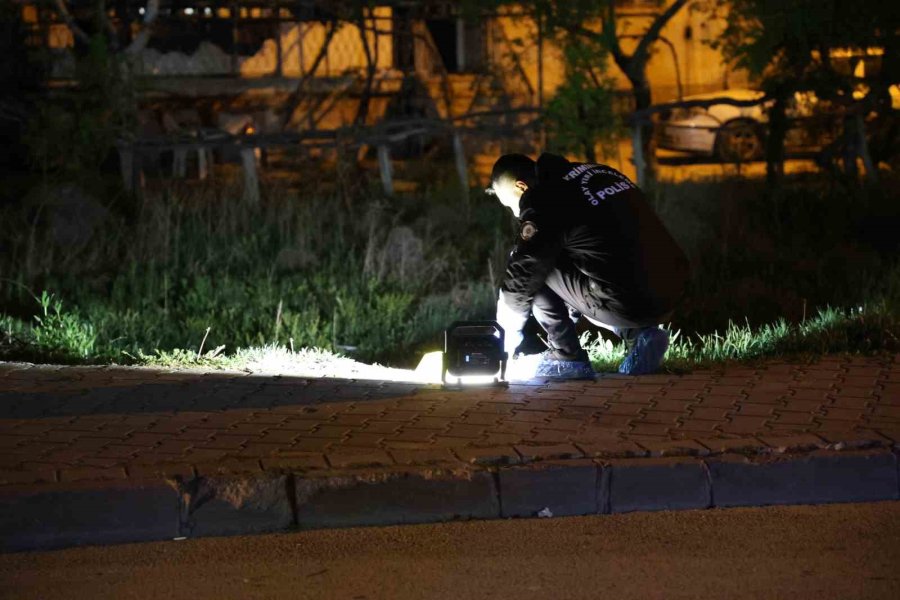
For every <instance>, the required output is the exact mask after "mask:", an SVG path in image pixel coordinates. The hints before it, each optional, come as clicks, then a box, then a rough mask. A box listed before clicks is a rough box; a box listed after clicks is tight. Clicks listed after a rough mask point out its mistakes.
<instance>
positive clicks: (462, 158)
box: [453, 130, 469, 198]
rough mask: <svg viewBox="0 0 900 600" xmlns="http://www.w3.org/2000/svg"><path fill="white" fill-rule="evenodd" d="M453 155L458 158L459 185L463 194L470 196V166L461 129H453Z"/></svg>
mask: <svg viewBox="0 0 900 600" xmlns="http://www.w3.org/2000/svg"><path fill="white" fill-rule="evenodd" d="M453 157H454V159H455V160H456V174H457V175H458V176H459V185H460V187H461V188H462V191H463V196H464V197H466V198H468V197H469V166H468V164H467V163H466V150H465V148H464V147H463V143H462V136H461V135H459V131H456V130H453Z"/></svg>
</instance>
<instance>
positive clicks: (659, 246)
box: [487, 154, 689, 377]
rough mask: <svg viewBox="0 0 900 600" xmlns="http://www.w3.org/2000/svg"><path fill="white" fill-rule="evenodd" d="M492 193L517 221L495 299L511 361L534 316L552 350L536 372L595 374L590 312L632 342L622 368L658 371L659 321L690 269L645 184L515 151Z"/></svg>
mask: <svg viewBox="0 0 900 600" xmlns="http://www.w3.org/2000/svg"><path fill="white" fill-rule="evenodd" d="M487 192H488V193H491V194H493V195H495V196H497V198H498V199H499V200H500V202H501V203H502V204H503V205H504V206H506V207H508V208H509V209H510V210H512V212H513V214H514V215H515V216H516V217H517V218H518V219H519V235H518V239H517V240H516V247H515V249H513V251H512V253H511V254H510V257H509V262H508V264H507V268H506V274H505V276H504V280H503V284H502V286H501V289H500V298H499V302H498V304H497V320H498V321H499V322H500V324H501V325H502V326H503V328H504V329H505V331H506V346H507V348H506V350H507V351H508V352H509V353H510V358H512V357H513V356H514V354H515V353H516V352H517V350H518V348H519V346H520V344H521V342H522V339H523V334H522V329H523V327H524V326H525V322H526V321H527V320H528V317H529V316H530V315H531V314H534V317H535V319H536V320H537V322H538V324H539V325H540V326H541V327H542V328H543V329H544V330H545V331H546V332H547V338H548V342H549V346H550V348H549V349H548V350H547V351H546V352H545V353H544V355H543V356H542V360H541V366H539V368H538V373H537V374H538V375H540V376H559V377H572V376H575V377H578V376H584V375H583V374H584V373H585V367H586V368H587V372H588V373H591V374H593V371H592V370H591V369H590V363H589V361H588V356H587V353H586V352H585V351H584V349H583V348H582V347H581V344H580V342H579V340H578V336H577V335H576V333H575V321H576V320H577V318H578V317H579V315H582V316H584V317H585V318H587V319H588V320H589V321H591V322H592V323H594V324H596V325H598V326H601V327H604V328H606V329H610V330H612V331H613V332H614V333H615V334H616V335H618V336H619V337H621V338H622V339H623V340H624V341H625V344H626V347H627V348H628V354H627V356H626V358H625V360H624V361H623V362H622V364H621V365H620V366H619V372H620V373H623V374H631V375H641V374H646V373H652V372H654V371H656V370H658V369H659V366H660V364H661V363H662V359H663V356H664V355H665V353H666V350H667V349H668V346H669V336H668V332H666V331H665V330H664V329H662V328H660V327H659V324H661V323H664V322H665V321H666V320H668V319H669V317H670V316H671V314H672V311H673V309H674V308H675V305H676V303H677V302H678V301H679V299H680V298H681V297H682V295H683V293H684V289H685V284H686V283H687V280H688V277H689V266H688V261H687V258H686V257H685V255H684V252H682V250H681V248H679V247H678V244H677V243H676V242H675V240H674V239H673V238H672V236H671V235H670V234H669V232H668V231H667V230H666V228H665V226H664V225H663V224H662V222H661V221H660V220H659V218H658V217H657V216H656V214H655V213H654V212H653V210H652V209H651V208H650V206H649V204H648V203H647V201H646V199H645V198H644V195H643V193H642V192H641V191H640V190H639V189H638V188H637V186H635V185H634V184H633V183H632V182H631V181H629V179H628V178H627V177H625V176H624V175H622V174H621V173H619V172H618V171H616V170H615V169H613V168H611V167H608V166H605V165H595V164H579V163H571V162H569V161H568V160H566V159H565V158H563V157H561V156H556V155H552V154H542V155H541V156H540V158H539V159H538V160H537V161H536V162H535V161H534V160H532V159H531V158H529V157H527V156H524V155H522V154H507V155H504V156H501V157H500V158H499V159H498V160H497V162H496V163H495V164H494V168H493V172H492V173H491V186H490V187H489V188H488V189H487ZM573 373H574V374H575V375H573Z"/></svg>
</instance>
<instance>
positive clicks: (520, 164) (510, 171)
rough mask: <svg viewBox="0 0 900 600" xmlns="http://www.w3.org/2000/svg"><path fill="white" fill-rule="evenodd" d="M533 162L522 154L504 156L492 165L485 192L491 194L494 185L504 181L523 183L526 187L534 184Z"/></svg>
mask: <svg viewBox="0 0 900 600" xmlns="http://www.w3.org/2000/svg"><path fill="white" fill-rule="evenodd" d="M534 168H535V162H534V161H533V160H532V159H531V158H529V157H528V156H525V155H524V154H504V155H503V156H501V157H500V158H498V159H497V162H495V163H494V168H493V169H492V170H491V186H490V187H489V188H488V189H486V190H485V191H486V192H488V193H493V191H494V184H496V183H499V182H501V181H503V180H505V179H512V180H513V181H524V182H525V183H526V184H528V187H533V186H534V184H535V183H536V179H537V176H536V174H535V170H534Z"/></svg>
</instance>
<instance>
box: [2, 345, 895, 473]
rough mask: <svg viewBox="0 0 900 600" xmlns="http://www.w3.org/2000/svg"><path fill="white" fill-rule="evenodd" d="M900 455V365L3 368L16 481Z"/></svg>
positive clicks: (8, 468)
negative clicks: (574, 378) (498, 384)
mask: <svg viewBox="0 0 900 600" xmlns="http://www.w3.org/2000/svg"><path fill="white" fill-rule="evenodd" d="M898 444H900V356H884V357H875V358H869V357H849V356H848V357H841V356H838V357H827V358H824V359H822V360H820V361H818V362H816V363H814V364H808V365H806V364H788V363H781V362H774V363H768V364H765V365H762V366H759V367H756V368H743V367H737V368H728V369H724V370H711V371H698V372H695V373H692V374H688V375H680V376H679V375H654V376H643V377H625V376H619V375H604V376H601V377H600V378H599V379H598V380H597V381H596V382H566V383H547V382H546V381H534V382H530V383H529V384H523V385H511V386H510V387H509V388H508V389H502V388H494V389H466V390H463V391H446V390H442V389H440V388H437V387H435V386H423V385H415V384H407V383H389V382H377V381H375V382H373V381H359V380H356V381H354V380H336V379H334V380H333V379H318V380H314V379H298V378H291V377H278V376H258V375H248V374H241V373H232V372H221V371H163V370H151V369H134V368H118V367H108V368H106V367H45V366H33V365H27V364H13V363H0V449H2V454H0V484H2V485H5V486H15V485H22V484H26V485H42V486H47V485H51V484H67V483H69V482H91V481H97V482H101V481H109V480H121V481H128V480H145V479H151V478H154V477H156V478H159V476H160V475H166V476H170V477H171V476H176V475H180V476H181V477H182V478H184V479H190V478H192V477H197V476H200V477H206V476H211V475H215V476H222V475H225V474H234V473H245V474H246V473H257V474H264V473H272V474H281V473H286V472H289V473H294V474H307V475H315V474H317V473H332V472H335V471H347V470H367V469H378V468H380V469H397V468H400V467H407V466H425V465H427V466H431V467H447V468H454V467H460V466H465V465H481V466H489V465H509V464H518V463H530V462H532V461H539V460H554V459H579V458H598V457H599V458H615V457H652V456H691V455H694V456H698V455H699V456H707V455H715V454H719V453H743V454H748V453H766V452H768V453H773V452H774V453H777V452H786V451H787V452H790V451H796V450H812V449H815V448H830V449H838V450H840V449H844V448H861V447H877V446H881V447H891V446H894V445H898Z"/></svg>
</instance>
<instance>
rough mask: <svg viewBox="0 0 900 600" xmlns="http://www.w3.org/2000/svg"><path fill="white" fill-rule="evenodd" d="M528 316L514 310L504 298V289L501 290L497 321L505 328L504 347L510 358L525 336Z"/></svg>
mask: <svg viewBox="0 0 900 600" xmlns="http://www.w3.org/2000/svg"><path fill="white" fill-rule="evenodd" d="M527 320H528V317H527V316H525V317H522V316H521V315H519V314H518V313H516V312H515V311H513V310H512V309H511V308H510V307H509V306H508V305H507V304H506V301H505V300H504V298H503V291H502V290H501V291H500V298H499V300H497V322H498V323H499V324H500V327H502V328H503V334H504V336H505V337H504V343H503V349H504V350H506V353H507V355H508V356H509V358H510V359H512V358H513V357H514V356H515V353H516V350H517V349H518V347H519V346H520V345H521V344H522V340H523V339H524V336H523V334H522V329H523V328H524V327H525V321H527Z"/></svg>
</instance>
